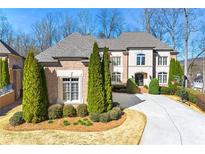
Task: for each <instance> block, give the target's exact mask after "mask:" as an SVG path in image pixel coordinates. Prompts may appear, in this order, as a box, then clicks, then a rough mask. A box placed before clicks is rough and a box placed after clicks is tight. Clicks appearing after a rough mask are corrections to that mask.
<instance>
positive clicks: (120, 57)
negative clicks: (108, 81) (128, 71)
mask: <svg viewBox="0 0 205 154" xmlns="http://www.w3.org/2000/svg"><path fill="white" fill-rule="evenodd" d="M113 58H119V59H120V64H119V65H113ZM111 62H112V66H114V67H117V66H122V56H112V57H111Z"/></svg>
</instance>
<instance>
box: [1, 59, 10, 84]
mask: <svg viewBox="0 0 205 154" xmlns="http://www.w3.org/2000/svg"><path fill="white" fill-rule="evenodd" d="M9 83H10V77H9V68H8V61H7V58H6V59H5V60H3V61H2V66H1V87H5V86H6V85H8V84H9Z"/></svg>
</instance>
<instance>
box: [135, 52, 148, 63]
mask: <svg viewBox="0 0 205 154" xmlns="http://www.w3.org/2000/svg"><path fill="white" fill-rule="evenodd" d="M139 55H141V56H140V64H139V65H138V64H137V57H138V56H139ZM142 55H144V64H143V65H142ZM135 60H136V65H137V66H145V65H146V57H145V54H144V53H136V56H135Z"/></svg>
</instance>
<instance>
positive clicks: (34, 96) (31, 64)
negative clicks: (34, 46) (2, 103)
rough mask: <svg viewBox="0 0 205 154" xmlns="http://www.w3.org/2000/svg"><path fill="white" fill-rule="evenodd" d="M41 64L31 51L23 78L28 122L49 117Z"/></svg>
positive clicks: (24, 115) (24, 113)
mask: <svg viewBox="0 0 205 154" xmlns="http://www.w3.org/2000/svg"><path fill="white" fill-rule="evenodd" d="M43 80H44V79H43V75H42V74H41V72H40V66H39V64H38V62H37V60H36V59H35V58H34V54H33V52H32V50H31V51H30V52H29V54H28V56H27V58H26V61H25V65H24V80H23V103H22V104H23V118H24V120H25V121H26V122H33V123H37V122H41V121H43V120H45V119H46V118H47V110H48V102H47V101H46V95H45V93H44V91H45V88H44V87H43V82H44V81H43Z"/></svg>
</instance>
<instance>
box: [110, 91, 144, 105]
mask: <svg viewBox="0 0 205 154" xmlns="http://www.w3.org/2000/svg"><path fill="white" fill-rule="evenodd" d="M112 95H113V102H118V103H119V104H120V106H121V107H123V108H129V107H132V106H134V105H137V104H140V103H142V102H144V100H141V99H139V98H138V97H137V96H136V95H135V94H126V93H116V92H113V93H112Z"/></svg>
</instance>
